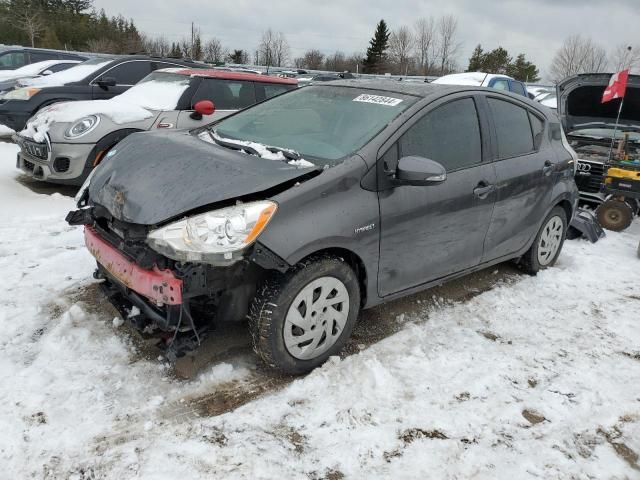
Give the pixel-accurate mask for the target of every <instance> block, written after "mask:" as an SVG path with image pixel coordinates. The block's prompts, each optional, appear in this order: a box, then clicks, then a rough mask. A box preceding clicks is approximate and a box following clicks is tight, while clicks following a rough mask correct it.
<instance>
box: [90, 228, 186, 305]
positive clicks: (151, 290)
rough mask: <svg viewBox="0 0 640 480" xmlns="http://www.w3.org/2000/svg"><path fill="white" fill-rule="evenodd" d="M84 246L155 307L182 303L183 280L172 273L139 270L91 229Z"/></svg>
mask: <svg viewBox="0 0 640 480" xmlns="http://www.w3.org/2000/svg"><path fill="white" fill-rule="evenodd" d="M84 243H85V245H86V246H87V248H88V249H89V251H90V252H91V255H93V256H94V257H95V258H96V260H97V261H98V263H99V264H100V265H102V266H103V267H104V268H105V270H107V271H108V272H109V273H110V274H111V275H112V276H113V277H114V278H115V279H116V280H118V281H119V282H120V283H122V284H123V285H125V286H126V287H127V288H130V289H131V290H134V291H135V292H136V293H139V294H140V295H143V296H145V297H147V298H148V299H150V300H153V301H154V302H155V303H163V304H168V305H180V304H181V303H182V280H180V279H179V278H176V277H175V276H174V275H173V273H172V272H171V270H159V269H158V267H156V266H155V265H154V267H153V270H146V269H144V268H142V267H139V266H138V265H136V264H135V263H133V262H132V261H130V260H129V259H127V258H126V257H125V256H124V255H122V254H121V253H120V252H119V251H118V250H116V249H115V248H114V247H112V246H111V245H110V244H109V243H107V242H105V241H104V240H103V239H102V238H100V237H99V236H98V234H97V232H96V231H95V229H93V228H92V227H87V226H85V228H84Z"/></svg>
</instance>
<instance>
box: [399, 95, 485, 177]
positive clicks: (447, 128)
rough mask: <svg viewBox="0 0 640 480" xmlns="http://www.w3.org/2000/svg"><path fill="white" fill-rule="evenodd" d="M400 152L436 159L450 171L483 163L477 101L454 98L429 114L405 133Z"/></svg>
mask: <svg viewBox="0 0 640 480" xmlns="http://www.w3.org/2000/svg"><path fill="white" fill-rule="evenodd" d="M400 153H401V155H402V156H403V157H407V156H410V155H415V156H419V157H425V158H429V159H431V160H435V161H436V162H439V163H441V164H442V165H443V166H444V167H445V168H446V169H447V171H452V170H457V169H459V168H464V167H469V166H471V165H475V164H478V163H480V162H481V161H482V147H481V140H480V126H479V124H478V113H477V111H476V106H475V103H474V101H473V100H472V99H471V98H464V99H461V100H455V101H453V102H449V103H447V104H445V105H443V106H441V107H438V108H436V109H435V110H432V111H431V112H429V113H428V114H426V115H425V116H424V117H423V118H422V119H421V120H419V121H418V122H417V123H416V124H415V125H413V126H412V127H411V128H410V129H409V130H407V132H406V133H405V134H404V135H403V136H402V138H401V139H400Z"/></svg>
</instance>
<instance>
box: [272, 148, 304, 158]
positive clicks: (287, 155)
mask: <svg viewBox="0 0 640 480" xmlns="http://www.w3.org/2000/svg"><path fill="white" fill-rule="evenodd" d="M267 150H269V151H270V152H271V153H281V154H282V156H283V157H284V158H285V159H287V160H300V159H301V158H302V156H301V155H300V154H299V153H298V152H294V151H293V150H287V149H286V148H279V147H267Z"/></svg>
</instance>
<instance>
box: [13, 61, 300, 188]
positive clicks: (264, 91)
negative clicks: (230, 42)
mask: <svg viewBox="0 0 640 480" xmlns="http://www.w3.org/2000/svg"><path fill="white" fill-rule="evenodd" d="M296 86H297V81H296V80H293V79H287V78H279V77H269V76H265V75H255V74H250V73H239V72H228V71H220V70H201V69H194V70H190V69H180V68H176V69H164V70H157V71H155V72H153V73H151V74H150V75H148V76H147V77H145V78H144V79H143V80H141V81H140V83H138V84H137V85H135V86H133V87H132V88H130V89H129V90H127V91H126V92H125V93H123V94H121V95H118V96H116V97H114V98H112V99H110V100H92V101H78V102H62V103H56V104H53V105H51V106H49V107H46V108H44V109H42V110H40V111H39V112H38V113H37V114H36V115H34V116H33V117H32V118H31V119H30V120H29V121H28V122H27V126H26V127H25V129H24V130H23V131H21V132H20V133H18V134H16V135H14V136H13V139H14V141H15V142H16V143H17V144H18V145H19V146H20V152H19V153H18V159H17V167H18V168H19V169H21V170H22V171H23V172H25V173H26V174H28V175H30V176H31V177H33V178H35V179H37V180H43V181H48V182H53V183H64V184H72V185H81V184H82V182H83V181H84V179H85V178H86V177H87V176H88V175H89V173H90V172H91V170H92V169H93V168H94V167H95V166H96V165H98V164H99V163H100V162H101V161H102V160H103V159H104V158H105V157H106V156H107V153H108V152H109V150H110V149H111V148H112V147H113V146H114V145H115V144H116V143H118V142H119V141H120V140H122V139H123V138H125V137H126V136H128V135H130V134H131V133H135V132H140V131H146V130H155V129H172V128H195V127H198V126H201V125H204V124H206V123H210V122H212V121H214V120H218V119H220V118H223V117H225V116H227V115H230V114H231V113H233V112H236V111H237V110H240V109H243V108H245V107H248V106H250V105H253V104H255V103H257V102H260V101H263V100H266V99H268V98H271V97H273V96H275V95H279V94H281V93H284V92H286V91H287V90H291V89H294V88H296Z"/></svg>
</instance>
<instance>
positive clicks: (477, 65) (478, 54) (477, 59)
mask: <svg viewBox="0 0 640 480" xmlns="http://www.w3.org/2000/svg"><path fill="white" fill-rule="evenodd" d="M484 57H485V53H484V50H482V46H481V45H480V44H478V46H477V47H476V48H475V50H474V51H473V53H472V54H471V58H469V67H467V72H481V71H482V69H483V67H484Z"/></svg>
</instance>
